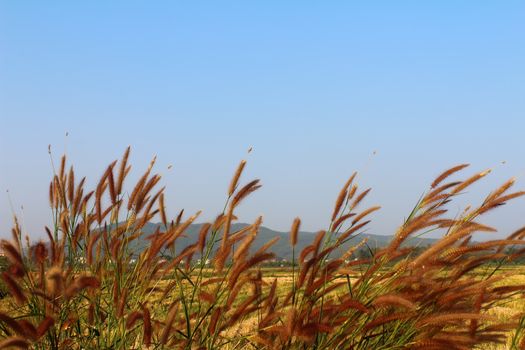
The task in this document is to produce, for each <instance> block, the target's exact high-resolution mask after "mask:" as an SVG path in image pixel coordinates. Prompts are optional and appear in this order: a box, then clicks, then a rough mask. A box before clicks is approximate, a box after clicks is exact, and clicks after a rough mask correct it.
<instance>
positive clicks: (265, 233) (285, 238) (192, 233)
mask: <svg viewBox="0 0 525 350" xmlns="http://www.w3.org/2000/svg"><path fill="white" fill-rule="evenodd" d="M160 225H161V224H160V223H148V224H146V225H145V226H144V228H143V230H144V233H145V235H144V237H146V236H147V235H148V234H152V233H153V232H155V231H156V230H157V228H158V227H159V226H160ZM202 225H203V224H193V225H190V226H189V227H188V229H187V230H186V233H185V235H184V236H182V237H180V238H179V239H178V240H177V244H176V250H177V251H181V250H182V249H184V248H185V247H187V246H188V245H190V244H192V243H194V242H195V241H196V240H197V237H198V234H199V231H200V229H201V227H202ZM246 226H248V224H245V223H235V224H232V232H234V231H237V230H239V229H241V228H243V227H246ZM315 235H316V232H307V231H301V232H299V235H298V241H297V246H296V254H297V252H300V251H301V250H302V249H303V248H304V247H306V246H307V245H309V244H311V243H312V241H313V239H314V237H315ZM219 237H220V236H219ZM275 237H279V238H280V239H279V241H277V243H275V244H274V245H273V246H272V248H271V249H270V251H271V252H273V253H275V255H276V256H277V257H278V258H281V259H287V260H291V259H292V250H291V247H290V238H289V232H282V231H275V230H272V229H269V228H267V227H265V226H261V227H260V228H259V232H258V234H257V237H256V239H255V241H254V243H253V245H252V251H255V250H257V249H259V248H260V247H261V246H262V245H264V244H265V243H266V242H268V241H270V240H271V239H273V238H275ZM365 238H367V239H368V245H369V246H370V247H372V248H380V247H384V246H386V245H387V244H388V243H389V242H390V240H391V239H392V236H382V235H373V234H366V233H363V234H360V235H358V236H356V237H354V238H353V239H351V240H350V241H349V242H347V243H345V244H344V245H343V246H341V248H340V249H339V251H338V252H337V253H339V254H341V253H343V252H345V251H346V250H347V249H348V248H349V247H350V246H353V245H355V244H357V243H359V242H361V240H363V239H365ZM435 241H436V240H435V239H431V238H414V239H411V240H409V241H408V242H406V243H405V244H406V245H411V246H426V245H429V244H432V243H434V242H435ZM148 244H149V241H148V240H146V239H144V238H141V239H140V240H136V241H135V242H134V243H133V245H132V247H131V248H132V249H133V250H134V251H136V252H140V251H142V250H143V249H144V248H145V247H147V245H148Z"/></svg>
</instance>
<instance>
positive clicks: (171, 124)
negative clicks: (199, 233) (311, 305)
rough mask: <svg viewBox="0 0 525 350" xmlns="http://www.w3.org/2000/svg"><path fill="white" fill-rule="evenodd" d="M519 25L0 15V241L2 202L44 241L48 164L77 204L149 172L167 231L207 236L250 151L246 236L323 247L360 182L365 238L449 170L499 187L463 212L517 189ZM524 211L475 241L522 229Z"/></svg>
mask: <svg viewBox="0 0 525 350" xmlns="http://www.w3.org/2000/svg"><path fill="white" fill-rule="evenodd" d="M524 15H525V3H524V2H523V1H505V2H495V1H462V2H458V1H435V2H427V1H425V2H422V1H395V2H393V1H384V2H379V1H362V2H357V1H356V2H348V1H333V2H309V1H295V2H294V1H289V2H283V1H258V2H253V1H250V2H246V1H238V2H234V1H221V2H219V1H215V2H211V1H209V2H204V1H203V2H199V1H191V2H189V1H188V2H182V1H179V2H172V1H164V2H163V1H156V2H148V1H111V2H108V1H89V2H71V1H54V2H42V1H23V2H22V1H2V2H0V121H1V128H0V189H1V190H2V193H3V194H2V195H1V196H0V220H1V222H0V235H1V236H6V235H7V234H8V232H9V231H8V230H9V228H10V226H11V220H10V215H11V210H10V207H9V201H8V196H7V195H6V194H5V190H6V189H9V191H10V196H11V198H12V202H13V206H14V209H15V211H16V212H17V213H19V214H21V217H22V219H23V222H24V226H25V228H26V230H27V231H28V232H29V233H30V234H31V235H32V236H34V237H40V236H42V233H43V229H42V227H43V225H45V224H48V223H49V217H50V215H49V210H48V209H47V184H48V180H49V179H50V176H51V166H50V164H49V157H48V154H47V145H48V144H52V146H53V150H54V153H55V157H56V158H58V157H59V156H60V154H61V153H62V152H64V151H66V152H67V153H68V155H69V157H70V160H72V161H73V163H74V164H75V166H76V170H77V173H78V174H84V175H87V176H88V179H90V181H89V183H91V184H93V183H95V182H96V179H97V178H98V177H99V176H100V175H101V173H102V172H103V170H104V168H105V166H106V165H107V164H108V163H109V162H110V161H112V160H113V159H115V158H117V157H119V156H120V155H121V154H122V152H123V151H124V149H125V147H126V146H127V145H131V146H132V147H133V153H132V157H131V159H132V161H133V164H134V166H135V168H134V169H135V172H134V173H133V175H132V177H131V179H133V178H136V177H138V176H139V175H140V172H141V171H142V170H143V169H144V168H145V167H146V166H147V164H148V162H149V160H150V159H151V157H152V156H153V155H157V156H158V170H159V171H160V172H161V173H163V174H164V180H163V181H164V184H165V185H166V186H167V197H168V201H167V203H168V206H169V212H170V213H171V214H172V215H175V213H176V212H177V211H178V210H180V209H181V208H186V210H187V211H188V212H193V211H196V210H199V209H202V210H204V213H205V214H204V217H203V218H204V219H211V218H213V217H214V216H215V215H216V214H217V212H218V211H220V210H221V208H222V205H223V203H224V200H225V197H226V195H225V193H226V189H227V186H228V183H229V178H230V176H231V174H232V172H233V171H234V169H235V167H236V164H237V163H238V161H239V160H240V159H242V158H243V157H246V156H247V155H246V150H247V149H248V148H249V147H253V149H254V151H253V152H252V153H251V154H250V155H248V160H249V166H248V169H247V173H246V177H245V179H249V178H251V177H260V178H261V179H262V182H263V185H264V186H263V188H262V189H261V190H260V192H259V193H257V194H255V195H254V196H253V197H252V198H251V199H250V200H249V201H247V202H246V203H245V204H244V206H243V207H242V209H241V211H240V214H241V215H240V216H241V220H242V221H251V220H253V219H255V217H256V216H257V215H259V214H262V215H264V218H265V220H264V224H265V225H266V226H269V227H272V228H276V229H281V230H285V229H287V228H288V227H289V226H290V224H291V221H292V219H293V218H294V217H295V216H300V217H301V218H302V219H303V222H304V225H303V227H304V228H305V229H308V230H317V229H321V228H326V226H327V223H328V219H329V214H330V211H331V209H332V203H333V200H334V199H335V197H336V195H337V192H338V190H339V188H340V186H341V185H342V184H343V183H344V182H345V180H346V178H347V177H348V176H349V175H350V174H351V173H352V171H354V170H358V171H361V175H360V178H359V182H360V184H361V185H362V186H363V187H365V186H371V187H373V188H374V191H373V192H372V194H371V195H370V197H369V199H368V202H367V204H370V205H371V204H381V205H383V209H382V210H381V211H380V212H379V213H377V214H376V215H375V217H376V222H375V223H374V224H373V225H372V226H371V231H370V232H371V233H378V234H392V233H393V231H394V230H395V227H396V226H397V225H398V224H399V223H401V222H402V220H403V218H404V216H405V215H407V214H408V213H409V211H410V209H411V207H412V206H413V205H414V204H415V202H416V200H417V199H418V197H419V196H420V194H421V193H422V192H423V191H424V190H425V189H426V188H427V187H428V184H429V183H430V182H431V181H432V179H433V177H435V176H436V175H437V174H439V173H440V172H441V171H442V170H443V169H445V168H447V167H449V166H452V165H455V164H457V163H461V162H469V163H471V164H472V169H471V171H472V172H474V171H479V170H483V169H485V168H492V167H493V168H494V172H493V174H492V175H491V176H490V177H489V178H488V179H487V180H485V181H484V182H483V183H482V184H479V185H478V186H476V187H474V188H473V190H472V193H469V194H467V195H465V197H464V199H463V200H462V201H463V202H465V203H470V202H471V201H472V202H473V203H475V202H476V200H479V199H480V198H482V196H483V195H485V194H486V193H487V192H488V191H489V190H490V189H491V188H492V187H494V186H497V185H498V184H499V183H501V182H503V181H504V180H505V179H507V178H508V177H510V176H518V177H519V181H518V186H521V187H522V188H523V187H525V185H524V181H523V179H522V177H523V175H524V174H525V146H524V142H523V135H524V131H525V21H523V18H525V16H524ZM66 132H69V136H68V137H67V139H66V138H65V136H64V135H65V133H66ZM374 151H377V154H376V155H375V156H372V153H373V152H374ZM502 161H505V164H501V162H502ZM170 164H172V165H173V168H172V169H171V170H168V165H170ZM462 201H460V202H462ZM524 204H525V203H524V201H516V202H515V203H514V204H512V205H510V206H509V207H508V208H503V209H500V210H499V211H497V212H496V213H495V214H493V215H492V216H491V217H490V218H488V221H489V223H492V222H493V223H494V224H496V225H498V227H500V228H501V230H502V233H508V231H509V230H512V229H515V228H517V227H518V226H520V224H525V222H524V220H522V218H523V217H524V216H525V215H524V214H525V206H524ZM21 206H23V207H24V210H23V211H22V210H21V209H20V208H21ZM451 210H452V212H454V210H459V206H457V205H452V206H451Z"/></svg>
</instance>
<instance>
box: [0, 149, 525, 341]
mask: <svg viewBox="0 0 525 350" xmlns="http://www.w3.org/2000/svg"><path fill="white" fill-rule="evenodd" d="M128 155H129V149H128V150H127V151H126V153H125V154H124V156H123V158H122V160H121V161H120V162H117V161H115V162H113V163H111V164H110V165H109V166H108V168H107V169H106V171H105V172H104V174H103V175H102V177H101V179H100V181H99V182H98V184H97V185H96V186H95V188H94V189H93V190H88V189H87V188H85V187H84V185H85V180H84V179H80V180H79V178H78V176H77V175H76V174H75V172H74V170H73V168H72V167H69V168H68V166H67V165H66V159H65V157H63V158H62V159H61V164H60V165H59V166H57V167H56V169H58V170H57V171H56V173H55V175H54V177H53V179H52V181H51V184H50V187H49V203H50V207H51V210H52V216H53V225H52V227H46V233H47V240H46V241H45V242H39V243H37V244H29V243H28V242H29V240H28V239H27V240H25V239H24V238H25V237H23V234H22V231H21V228H20V225H19V224H18V221H17V219H16V218H15V220H14V226H13V230H12V239H11V240H3V241H2V242H1V248H2V251H3V253H4V254H5V256H6V257H7V259H8V261H9V266H8V267H7V269H6V270H5V271H4V272H2V279H3V283H4V284H5V288H6V289H7V291H8V296H7V297H6V298H4V299H3V301H2V303H1V309H2V311H1V312H0V349H7V348H18V349H187V350H203V349H241V348H242V349H250V348H251V349H326V350H329V349H355V350H367V349H392V350H393V349H446V350H451V349H458V350H464V349H525V335H524V333H525V305H524V304H525V303H523V300H524V298H523V295H524V293H525V275H524V270H523V269H522V267H521V266H520V265H516V264H515V263H516V262H517V261H519V260H520V259H521V258H523V254H525V250H524V249H523V248H522V245H525V228H523V229H520V230H517V231H516V232H513V233H511V234H510V235H508V236H507V237H506V238H504V239H501V238H494V239H492V240H489V241H485V242H472V240H471V238H472V235H473V234H475V233H478V232H494V231H496V230H495V228H493V227H489V226H486V225H485V224H483V217H484V215H485V214H486V213H487V212H491V211H493V210H495V209H497V208H499V207H501V206H502V205H503V204H505V203H507V202H508V201H510V200H512V199H514V198H517V197H520V196H522V195H524V194H525V192H521V191H517V192H512V187H513V185H514V179H510V180H508V181H506V182H505V183H503V184H502V185H501V186H500V187H498V188H496V189H495V190H494V191H492V192H491V193H489V194H488V195H487V196H486V197H485V199H484V200H483V201H482V202H481V203H479V204H478V205H477V206H472V207H468V208H465V210H464V211H463V212H462V213H461V214H460V215H453V216H450V215H449V214H448V211H447V207H448V205H449V203H450V202H451V201H454V200H455V198H456V197H457V196H460V195H461V194H462V193H463V192H464V191H466V190H467V189H469V188H470V186H471V185H472V184H474V183H476V182H478V181H480V180H482V179H483V178H484V177H485V176H486V175H488V173H489V172H488V171H484V172H480V173H474V174H472V175H470V176H467V177H466V178H464V179H462V180H450V179H451V178H454V177H457V176H459V174H460V172H461V171H462V170H463V169H464V168H466V167H467V165H459V166H456V167H453V168H451V169H448V170H446V171H445V172H443V173H442V174H441V175H440V176H438V177H437V178H436V179H435V181H434V182H433V183H432V184H431V185H430V188H429V189H428V190H427V192H426V193H425V194H424V195H423V196H422V198H421V199H420V201H419V202H418V203H416V205H415V207H414V209H413V210H412V212H411V213H409V215H408V216H407V218H406V220H405V222H404V223H403V224H402V225H401V226H400V227H399V228H398V230H397V231H396V232H395V233H394V235H393V236H392V240H391V241H390V243H388V244H387V245H386V246H385V247H382V248H380V249H377V250H376V251H373V252H372V251H370V253H371V254H370V255H369V256H366V257H362V256H359V255H358V254H356V253H357V252H358V250H359V249H361V248H364V247H366V241H359V239H357V240H353V241H352V242H354V241H355V242H356V243H355V244H354V245H352V246H350V248H348V250H347V251H346V252H344V253H343V254H342V255H341V254H339V253H337V254H336V252H337V251H338V248H340V247H341V246H342V245H343V244H345V243H347V242H348V241H349V240H350V239H354V238H356V237H359V234H360V233H362V232H363V231H364V230H365V229H366V227H367V225H368V223H369V222H370V220H369V217H370V216H371V215H372V214H373V213H375V212H376V211H377V210H378V209H379V207H377V206H371V207H364V208H362V207H363V205H364V203H365V198H366V196H367V194H368V193H369V191H370V189H364V190H363V189H361V188H359V187H358V185H357V184H356V183H355V181H354V180H355V174H353V175H352V176H351V177H350V178H349V179H348V181H347V182H346V183H345V184H344V186H343V188H342V189H341V191H340V193H339V194H338V195H337V197H336V201H335V205H334V208H333V212H332V215H331V218H330V225H329V227H327V229H326V230H322V231H319V232H318V233H317V234H316V235H315V237H314V238H313V240H312V241H311V243H310V244H309V245H307V246H306V247H305V248H303V249H301V250H300V251H299V250H298V249H297V248H296V246H297V240H298V233H299V229H300V225H301V221H300V219H298V218H296V219H295V220H293V223H292V225H291V229H290V237H289V245H290V251H291V254H292V257H293V259H292V260H293V261H296V262H297V264H296V265H294V266H293V267H291V268H288V269H272V268H267V267H265V266H266V265H267V263H269V262H270V261H271V260H272V259H274V257H275V256H274V254H273V253H272V245H274V244H275V240H270V241H269V242H267V243H266V244H264V245H263V246H261V247H258V248H257V249H255V248H254V247H253V242H254V240H255V238H256V236H257V234H258V232H259V229H260V226H261V222H262V219H261V218H258V219H257V220H256V221H255V222H253V223H252V224H251V225H248V226H246V227H242V228H239V229H235V230H234V229H232V227H233V226H232V223H233V222H234V221H235V220H237V217H236V215H235V213H236V209H237V208H238V206H239V205H241V203H242V202H243V201H244V200H245V199H246V198H247V197H248V196H249V195H250V194H251V193H252V192H254V191H256V190H257V189H258V188H259V187H260V183H259V180H252V181H248V182H247V183H246V184H244V185H241V184H240V183H241V177H242V173H243V170H244V168H245V166H246V162H245V161H242V162H241V163H240V165H239V167H238V169H237V170H236V172H235V173H234V176H233V178H232V181H231V183H230V186H229V188H228V191H227V200H226V204H225V207H224V210H223V212H221V213H220V214H219V215H218V216H217V218H216V219H215V220H214V221H213V222H210V223H207V224H204V225H202V227H201V228H200V232H199V233H198V234H196V235H194V237H193V243H191V244H189V245H187V246H184V247H183V248H182V249H178V250H177V249H176V248H177V244H178V243H179V242H180V238H181V237H183V236H185V235H186V234H187V232H186V231H187V229H188V227H190V225H191V224H192V223H194V222H195V221H196V220H197V219H198V217H199V214H200V213H195V214H193V215H190V216H185V215H184V212H180V213H179V214H178V215H176V216H175V217H174V219H173V220H170V219H168V214H167V212H166V207H165V205H164V189H163V188H160V189H159V188H158V185H159V182H160V179H161V178H160V176H159V175H157V174H154V173H153V172H152V171H153V166H154V161H152V163H151V164H150V166H149V167H148V169H147V170H146V171H145V173H144V174H143V175H142V177H140V178H139V180H138V181H137V183H136V184H135V186H134V187H133V190H132V191H130V192H129V193H128V192H125V191H124V188H126V187H125V186H124V181H125V179H126V177H127V175H128V173H129V171H130V166H129V165H128V162H127V159H128ZM159 219H160V220H161V222H162V225H161V226H160V227H159V228H158V229H157V230H156V231H155V232H154V233H152V234H150V233H148V234H146V233H145V231H144V227H145V225H146V224H147V223H148V222H150V221H152V220H159ZM428 231H439V232H442V237H441V238H440V239H438V240H437V241H435V242H434V243H433V244H432V245H430V246H428V247H424V249H416V247H412V246H408V245H406V244H405V243H406V241H407V240H409V239H410V238H412V237H416V236H420V235H424V234H425V233H426V232H428ZM139 238H141V239H145V240H147V241H148V244H147V246H146V247H145V248H144V250H142V251H134V250H133V248H132V247H133V246H132V245H131V244H130V243H132V242H134V241H135V240H137V239H139ZM206 261H210V262H211V264H209V265H208V264H206ZM512 264H514V265H512Z"/></svg>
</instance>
